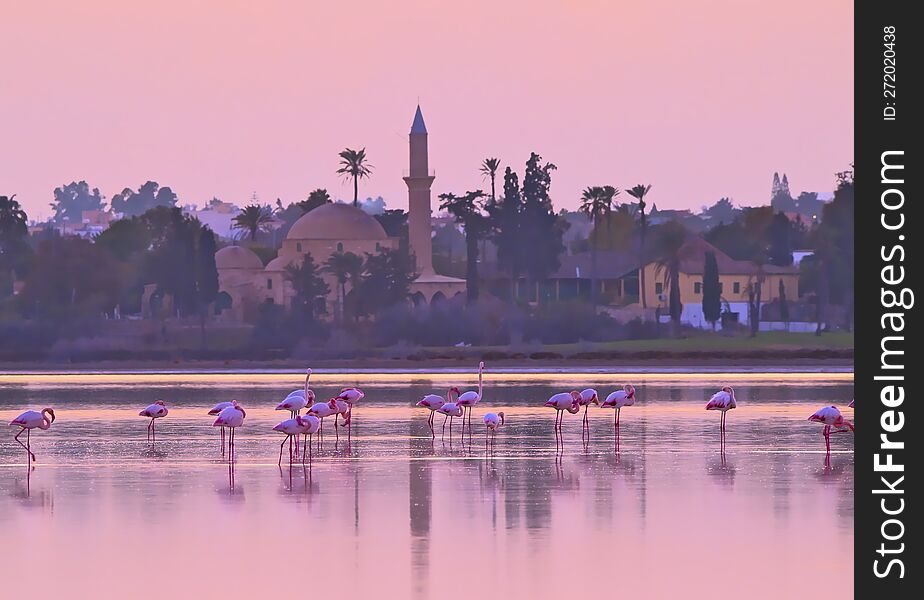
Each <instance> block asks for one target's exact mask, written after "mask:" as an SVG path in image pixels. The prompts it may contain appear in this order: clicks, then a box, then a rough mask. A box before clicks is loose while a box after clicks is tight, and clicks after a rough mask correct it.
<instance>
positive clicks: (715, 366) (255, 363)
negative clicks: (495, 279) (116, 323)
mask: <svg viewBox="0 0 924 600" xmlns="http://www.w3.org/2000/svg"><path fill="white" fill-rule="evenodd" d="M644 354H645V353H638V354H635V355H632V356H619V357H616V356H614V357H612V358H568V357H563V358H559V357H554V358H551V357H550V358H528V357H509V358H496V357H485V360H486V362H488V364H489V365H490V367H489V368H490V369H491V370H492V371H495V372H503V371H505V370H506V371H510V372H517V371H535V370H544V371H563V372H576V371H593V372H601V373H606V372H613V373H619V372H633V373H640V372H651V373H658V372H664V373H670V372H678V371H689V370H691V369H705V370H707V371H710V372H737V371H741V372H747V371H753V370H756V369H762V370H764V371H767V370H769V371H771V372H772V371H781V372H783V371H785V372H800V371H803V372H825V371H835V372H853V358H852V357H851V356H817V354H816V355H814V356H812V355H811V354H815V353H795V354H794V355H786V356H783V355H780V353H773V355H768V354H770V353H767V352H761V353H755V354H760V355H762V356H748V355H744V354H745V353H738V354H737V356H728V355H706V354H705V353H703V354H702V355H700V356H693V355H688V356H670V357H664V356H657V357H654V356H644ZM785 354H789V353H785ZM825 354H831V353H825ZM851 354H852V353H851ZM475 360H477V359H475V358H471V359H469V358H466V359H459V358H426V359H420V360H417V359H381V358H359V359H349V360H347V359H327V360H308V359H305V360H293V359H287V360H179V359H177V360H148V361H145V360H131V359H127V360H118V361H86V362H78V361H74V362H48V361H41V362H39V361H23V362H21V363H19V362H16V363H11V362H0V374H3V375H29V374H33V373H34V374H48V373H88V372H96V373H126V374H129V373H164V372H171V373H176V372H183V373H261V372H262V373H265V372H279V373H286V372H293V373H294V372H301V371H303V370H304V369H305V367H306V365H308V364H310V365H311V367H312V369H314V370H315V371H316V372H318V373H321V372H324V371H330V372H343V371H357V372H366V373H376V372H420V371H428V370H432V369H440V370H444V371H449V372H451V371H460V372H467V371H470V370H471V368H472V367H471V365H470V364H469V363H471V362H472V361H475Z"/></svg>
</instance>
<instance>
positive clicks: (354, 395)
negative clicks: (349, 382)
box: [336, 387, 366, 432]
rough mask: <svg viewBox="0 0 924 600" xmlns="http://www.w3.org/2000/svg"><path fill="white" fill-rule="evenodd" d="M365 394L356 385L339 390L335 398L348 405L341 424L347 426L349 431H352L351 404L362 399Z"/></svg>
mask: <svg viewBox="0 0 924 600" xmlns="http://www.w3.org/2000/svg"><path fill="white" fill-rule="evenodd" d="M365 396H366V394H365V393H363V391H362V390H361V389H359V388H358V387H350V388H343V389H342V390H340V394H339V395H338V396H337V398H336V399H337V400H343V401H344V402H346V403H347V404H349V405H350V410H348V411H347V414H346V416H345V417H344V418H343V424H344V425H346V426H347V427H349V431H351V432H352V431H353V425H352V423H353V405H354V404H356V403H357V402H359V401H360V400H362V399H363V398H364V397H365Z"/></svg>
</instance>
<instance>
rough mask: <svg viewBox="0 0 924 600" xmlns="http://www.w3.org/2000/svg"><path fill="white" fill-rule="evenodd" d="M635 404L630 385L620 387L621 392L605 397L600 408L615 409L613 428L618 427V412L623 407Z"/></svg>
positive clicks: (633, 389)
mask: <svg viewBox="0 0 924 600" xmlns="http://www.w3.org/2000/svg"><path fill="white" fill-rule="evenodd" d="M634 404H635V387H633V386H632V385H630V384H628V383H627V384H626V385H624V386H622V389H621V390H616V391H615V392H613V393H612V394H610V395H609V396H607V397H606V400H604V401H603V404H601V405H600V407H601V408H615V409H616V414H615V415H614V416H613V427H617V428H618V427H619V412H620V409H622V407H623V406H632V405H634Z"/></svg>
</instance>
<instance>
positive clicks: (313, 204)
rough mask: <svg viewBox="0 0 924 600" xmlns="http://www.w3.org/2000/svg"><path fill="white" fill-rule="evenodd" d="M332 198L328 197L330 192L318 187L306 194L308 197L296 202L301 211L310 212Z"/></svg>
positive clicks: (327, 202)
mask: <svg viewBox="0 0 924 600" xmlns="http://www.w3.org/2000/svg"><path fill="white" fill-rule="evenodd" d="M331 202H332V200H331V199H330V194H328V193H327V190H325V189H324V188H318V189H316V190H314V191H312V192H311V193H310V194H308V198H306V199H305V200H302V201H301V202H299V203H298V207H299V208H301V209H302V211H303V212H310V211H312V210H314V209H316V208H318V207H319V206H324V205H325V204H330V203H331Z"/></svg>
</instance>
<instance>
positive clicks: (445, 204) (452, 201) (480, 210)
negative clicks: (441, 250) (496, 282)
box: [440, 190, 489, 304]
mask: <svg viewBox="0 0 924 600" xmlns="http://www.w3.org/2000/svg"><path fill="white" fill-rule="evenodd" d="M440 200H441V201H442V202H441V203H440V210H445V211H447V212H448V213H449V214H451V215H452V216H453V217H455V219H456V223H460V224H461V225H462V229H463V231H464V232H465V285H466V288H467V295H466V299H467V301H468V303H469V304H473V303H475V302H476V301H477V300H478V242H479V241H480V240H482V239H484V238H485V237H487V234H488V230H489V221H488V218H487V216H486V215H485V213H484V205H483V201H484V192H482V191H481V190H476V191H474V192H466V194H465V195H464V196H456V195H455V194H440Z"/></svg>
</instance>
